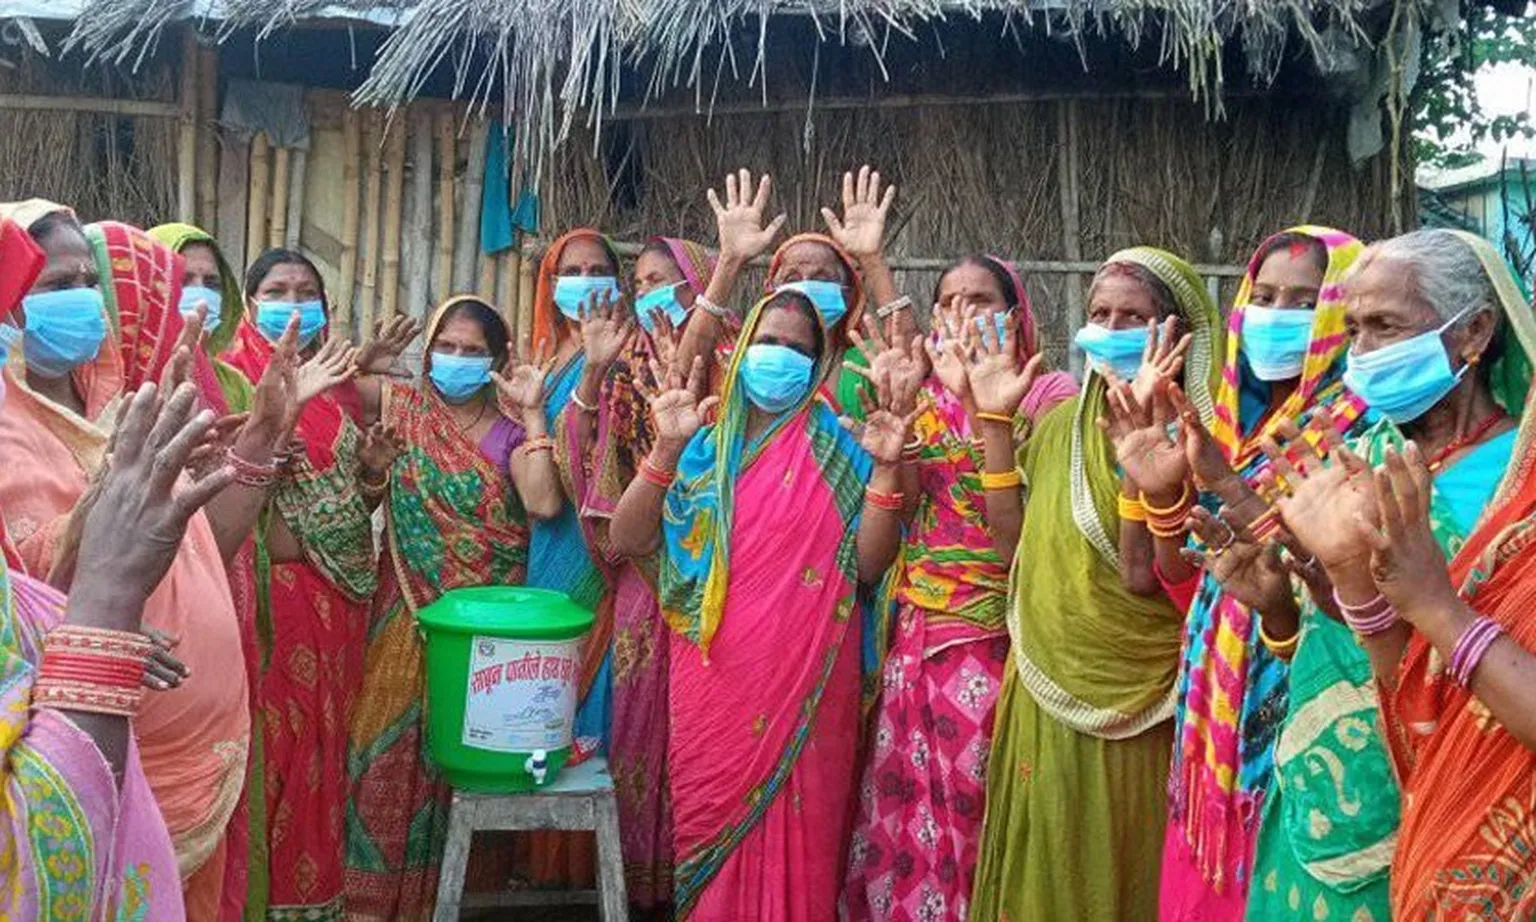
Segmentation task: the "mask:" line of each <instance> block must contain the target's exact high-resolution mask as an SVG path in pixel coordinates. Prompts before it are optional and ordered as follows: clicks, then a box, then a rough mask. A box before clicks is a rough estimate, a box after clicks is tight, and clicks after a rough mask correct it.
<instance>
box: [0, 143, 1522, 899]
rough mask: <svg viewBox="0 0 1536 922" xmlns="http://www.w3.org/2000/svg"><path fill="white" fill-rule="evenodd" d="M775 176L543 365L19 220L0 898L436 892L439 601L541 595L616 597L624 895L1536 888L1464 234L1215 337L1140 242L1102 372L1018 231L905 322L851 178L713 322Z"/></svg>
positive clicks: (1483, 247) (511, 871)
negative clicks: (739, 306)
mask: <svg viewBox="0 0 1536 922" xmlns="http://www.w3.org/2000/svg"><path fill="white" fill-rule="evenodd" d="M769 196H770V183H769V180H768V179H767V177H763V178H761V179H755V178H754V177H753V176H751V175H750V174H748V173H747V172H746V171H742V172H741V173H739V174H737V175H733V176H730V177H728V178H727V180H726V183H725V189H724V195H723V196H720V195H717V194H716V193H715V192H714V191H711V192H710V193H709V196H708V198H709V202H710V205H711V207H712V208H713V210H714V212H715V215H716V218H717V224H718V230H719V237H718V241H717V246H718V249H717V251H716V252H710V251H708V250H706V249H705V248H704V247H703V246H701V245H699V244H697V243H693V242H690V241H686V240H680V239H675V238H669V237H657V238H655V239H653V240H652V241H651V242H650V243H648V244H647V245H646V246H645V247H644V249H643V250H642V251H641V252H640V254H639V255H638V257H637V258H636V259H635V260H634V261H633V263H632V266H631V268H630V270H629V273H628V278H626V272H625V268H624V264H623V261H622V260H621V259H620V256H619V254H618V252H617V251H616V249H615V248H614V246H613V245H612V244H611V242H610V241H608V240H607V239H606V238H605V237H603V236H602V235H601V234H600V233H599V232H598V231H596V230H590V229H579V230H574V231H571V232H569V233H567V234H565V235H564V236H562V237H560V238H559V239H557V240H556V241H555V242H554V243H553V244H552V245H551V246H550V247H549V248H548V250H547V251H546V253H545V254H544V257H543V259H542V261H541V263H540V265H539V270H538V277H537V291H536V297H535V305H534V315H533V316H534V322H533V329H532V330H531V336H530V341H529V342H528V343H526V344H525V346H526V348H527V349H528V350H529V351H528V353H527V354H523V353H522V352H521V351H520V350H519V349H518V348H517V347H516V346H515V344H514V343H513V342H512V337H511V335H510V331H509V329H508V327H507V326H506V323H505V321H504V320H503V319H502V318H501V317H500V315H499V314H498V313H497V312H496V311H495V310H494V309H493V308H492V307H491V306H490V305H488V304H487V303H485V302H484V301H482V300H480V299H478V298H476V297H472V296H460V297H455V298H452V299H449V300H448V301H446V302H445V303H443V304H442V305H440V306H439V307H438V308H437V309H436V310H435V311H434V312H433V313H432V315H431V317H430V319H429V320H428V322H427V323H426V325H425V329H418V328H417V326H416V325H415V324H414V323H412V322H411V321H410V320H408V319H405V318H403V317H395V318H389V319H387V320H386V321H385V322H384V323H383V324H381V326H380V328H379V329H378V330H377V331H374V333H373V335H372V336H370V337H369V338H368V339H367V340H366V341H365V342H364V343H363V344H362V345H361V346H359V347H356V348H354V347H352V346H350V345H348V344H347V342H346V338H345V336H343V335H341V334H339V333H335V332H333V331H332V330H330V329H329V327H328V323H329V316H330V314H329V311H330V307H331V305H330V303H329V302H328V300H327V298H326V293H325V289H324V284H323V281H322V278H321V275H320V273H319V272H318V271H317V270H316V268H315V267H314V266H313V265H312V264H311V263H310V262H309V261H308V260H307V259H305V258H304V257H303V256H302V255H300V254H298V253H295V252H290V251H284V250H274V251H271V252H269V253H266V254H264V255H262V256H261V257H260V258H259V259H257V260H256V261H255V262H254V263H253V264H252V265H251V266H250V267H249V268H248V269H247V270H246V272H245V275H244V277H243V279H241V278H240V277H238V276H237V275H236V274H235V272H234V271H233V270H232V268H231V267H230V266H229V265H228V263H227V262H226V261H225V259H224V258H223V256H222V255H221V254H220V251H219V249H218V246H217V243H216V242H215V241H214V240H213V238H211V237H210V236H208V235H207V234H205V233H203V232H202V231H200V230H198V229H197V228H194V227H190V226H186V225H166V226H163V227H159V228H155V229H153V230H150V231H148V232H143V231H139V230H137V229H135V228H131V227H128V226H126V225H122V224H116V223H113V222H102V223H99V224H92V225H87V226H82V225H81V224H80V223H79V222H78V221H77V220H76V219H75V217H74V216H73V214H72V213H71V212H70V211H69V210H68V209H67V208H64V207H61V206H58V205H54V204H51V203H47V202H39V201H32V202H26V203H18V204H15V205H10V206H3V207H0V216H3V217H4V218H5V219H6V222H7V223H5V224H4V225H3V226H0V256H3V257H4V272H3V277H0V282H3V284H0V307H4V308H9V309H10V311H11V313H10V314H9V315H8V319H7V320H6V322H5V324H4V325H0V339H3V340H4V344H5V345H6V346H7V347H8V350H7V351H8V353H9V355H8V359H7V363H6V366H5V370H4V382H5V385H6V387H5V393H6V394H7V395H8V400H7V401H6V403H5V405H4V408H3V412H0V452H3V455H4V457H5V459H6V460H7V461H8V462H9V463H7V464H6V465H4V466H3V467H0V514H3V519H4V525H5V541H4V548H5V551H6V559H7V563H8V567H9V575H8V577H7V579H6V581H5V583H4V586H3V587H0V588H3V592H0V595H3V597H4V603H5V604H4V614H5V620H4V622H3V623H0V643H3V647H4V656H5V659H4V663H5V670H6V671H5V679H4V683H3V685H0V694H3V695H4V700H5V704H6V708H5V711H4V714H5V715H6V716H5V718H4V721H5V722H4V723H3V724H0V728H3V729H0V741H3V746H4V753H5V760H4V762H3V768H0V783H3V784H0V806H3V808H4V810H5V813H6V817H7V826H6V829H7V833H6V834H7V836H8V838H7V839H6V840H4V842H3V847H0V867H4V868H5V869H6V872H7V873H6V877H7V878H8V879H9V880H11V881H12V882H13V883H12V884H11V885H10V886H7V887H5V888H0V889H3V892H0V908H5V909H7V910H9V911H11V912H12V914H15V915H17V916H18V917H21V918H30V917H34V916H35V917H38V918H58V919H71V918H82V919H97V918H127V919H137V918H147V919H157V920H158V919H174V918H182V917H186V918H191V919H209V920H212V919H219V920H226V919H227V920H234V919H238V918H246V919H261V918H265V919H271V920H298V919H303V920H326V919H342V918H347V919H358V920H369V919H402V920H413V919H424V918H426V917H428V916H430V914H431V912H432V909H433V904H434V897H435V889H436V884H437V870H438V863H439V859H440V856H441V851H442V847H443V838H444V832H445V827H446V819H447V804H448V794H449V791H448V788H447V787H446V784H445V783H444V781H443V780H442V778H441V776H440V775H439V774H438V773H437V772H436V770H435V769H434V767H433V766H432V765H431V764H430V762H429V761H428V760H427V759H426V758H425V755H424V748H423V747H424V738H423V729H422V728H423V722H422V717H423V714H422V701H423V697H422V696H423V674H424V666H423V658H422V649H421V642H420V640H419V637H418V633H417V630H416V625H415V613H416V612H417V611H418V610H419V609H420V608H422V607H423V606H425V605H428V604H430V603H431V602H432V601H434V600H435V599H436V598H438V597H439V596H440V595H441V594H442V593H444V592H447V591H449V590H452V589H455V588H459V587H465V586H475V585H486V584H524V583H526V584H528V585H532V586H540V587H546V588H552V589H558V590H560V591H563V592H565V593H567V594H569V595H570V597H571V598H573V599H574V600H576V601H577V602H578V603H580V604H582V605H584V606H586V607H588V608H591V609H592V610H593V611H594V612H596V614H597V619H596V626H595V627H594V629H593V630H592V632H591V634H590V635H589V636H588V637H587V638H586V641H585V648H584V654H583V662H582V670H581V677H580V679H581V681H580V691H581V704H580V707H579V710H578V714H577V719H576V724H577V729H576V732H577V734H578V735H579V736H580V737H582V738H583V743H582V748H584V749H585V748H587V747H588V746H589V745H596V746H598V747H600V748H601V750H602V752H603V754H604V755H605V756H606V758H607V761H608V765H609V768H610V771H611V773H612V776H613V779H614V785H615V789H616V792H617V795H618V805H619V811H620V825H621V844H622V850H623V857H624V861H625V872H626V883H627V890H628V895H629V898H630V900H631V902H632V903H633V904H634V905H635V906H636V907H637V909H639V910H641V911H643V912H649V913H652V914H654V915H657V916H662V915H667V914H672V915H675V916H676V917H678V918H688V919H697V920H714V919H719V920H740V919H763V920H803V922H820V920H829V919H833V918H846V919H853V920H862V919H869V920H938V919H972V920H984V922H1005V920H1013V922H1023V920H1036V919H1094V920H1127V922H1141V920H1148V919H1154V918H1158V919H1163V920H1165V922H1182V920H1216V922H1220V920H1233V922H1236V920H1241V919H1245V918H1247V919H1256V920H1268V919H1293V918H1299V917H1310V918H1313V919H1318V920H1325V919H1338V920H1349V922H1367V920H1387V919H1392V918H1397V919H1447V920H1449V919H1457V920H1461V919H1473V918H1475V919H1489V920H1494V919H1497V920H1511V919H1524V918H1536V881H1533V877H1536V852H1533V849H1532V843H1533V841H1536V755H1533V750H1536V653H1533V652H1532V651H1536V621H1533V619H1532V618H1530V617H1529V615H1528V613H1529V612H1531V611H1536V550H1532V549H1530V547H1529V545H1530V544H1531V540H1530V538H1531V536H1533V535H1536V529H1533V527H1532V526H1533V524H1536V475H1533V473H1532V466H1531V464H1530V458H1532V457H1533V455H1532V454H1531V451H1530V448H1531V446H1530V445H1529V439H1530V433H1529V431H1528V430H1530V428H1531V426H1532V425H1536V423H1529V422H1528V421H1527V420H1525V419H1524V418H1523V416H1522V414H1523V410H1524V407H1525V403H1526V399H1527V395H1528V392H1529V390H1530V380H1531V370H1532V359H1533V357H1536V317H1533V316H1532V312H1531V308H1530V305H1529V303H1528V301H1527V300H1526V299H1525V297H1524V296H1523V295H1522V293H1521V291H1520V289H1519V286H1518V284H1517V283H1516V281H1515V280H1514V278H1513V277H1512V276H1511V275H1510V273H1509V271H1508V269H1507V268H1506V267H1505V266H1504V265H1503V263H1502V262H1501V261H1500V259H1499V258H1498V256H1497V255H1496V253H1495V252H1494V251H1493V250H1492V248H1491V247H1490V246H1489V245H1488V244H1487V243H1485V242H1483V241H1481V240H1479V239H1478V238H1475V237H1472V236H1470V235H1465V234H1460V233H1456V232H1449V231H1419V232H1414V233H1410V234H1406V235H1404V236H1401V237H1397V238H1393V239H1390V240H1386V241H1382V242H1379V243H1376V244H1373V245H1370V246H1365V245H1363V244H1362V243H1361V241H1358V240H1356V239H1354V238H1353V237H1351V236H1349V235H1348V234H1346V233H1343V232H1341V231H1337V230H1333V229H1330V228H1323V227H1312V226H1303V227H1296V228H1292V229H1290V230H1288V231H1285V232H1283V233H1280V234H1278V235H1276V236H1274V237H1272V238H1270V239H1269V240H1267V241H1265V242H1264V243H1263V244H1262V245H1261V246H1260V247H1259V249H1258V251H1257V252H1256V253H1255V254H1254V256H1253V259H1252V261H1251V262H1250V265H1249V269H1248V273H1247V275H1246V277H1245V278H1244V279H1243V282H1242V284H1241V287H1240V289H1239V291H1238V294H1237V299H1236V302H1235V303H1234V305H1233V307H1232V309H1231V310H1230V311H1229V312H1228V313H1227V315H1226V319H1225V321H1223V319H1222V316H1221V314H1220V312H1219V311H1218V309H1217V307H1216V305H1215V304H1214V303H1213V301H1212V299H1211V297H1210V295H1209V294H1208V293H1207V290H1206V287H1205V285H1204V283H1203V281H1202V280H1201V279H1200V277H1199V276H1198V275H1197V274H1196V273H1195V271H1194V270H1193V269H1192V268H1191V267H1190V266H1189V264H1188V263H1186V262H1185V261H1184V260H1182V259H1180V258H1179V257H1178V256H1176V255H1174V254H1172V253H1169V252H1166V251H1164V250H1160V249H1155V248H1151V247H1135V248H1132V249H1127V250H1122V251H1120V252H1118V253H1115V254H1114V255H1112V256H1111V257H1109V259H1107V260H1106V261H1105V262H1104V264H1103V266H1102V268H1101V269H1100V270H1099V271H1098V272H1097V274H1096V275H1095V276H1094V278H1093V281H1092V285H1091V287H1090V289H1089V294H1088V303H1087V310H1086V317H1085V320H1086V324H1085V325H1084V326H1083V328H1082V329H1081V330H1080V331H1078V332H1077V334H1076V337H1075V339H1074V342H1075V344H1076V346H1077V347H1078V348H1080V349H1081V350H1082V351H1083V352H1084V353H1085V355H1086V358H1087V373H1086V376H1085V378H1084V380H1083V381H1082V383H1081V385H1079V383H1078V382H1077V381H1076V380H1074V379H1073V378H1072V377H1070V376H1068V375H1066V374H1064V373H1061V372H1048V371H1046V370H1045V369H1044V368H1043V367H1042V364H1043V358H1042V355H1041V353H1040V342H1039V333H1038V330H1037V329H1036V325H1035V319H1034V316H1033V314H1032V312H1031V307H1030V302H1029V296H1028V294H1027V292H1026V288H1025V285H1024V282H1023V279H1022V278H1021V276H1020V274H1019V272H1018V270H1017V269H1016V267H1015V266H1014V265H1013V264H1011V263H1009V262H1008V261H1007V260H1004V259H1001V258H999V257H996V256H990V255H977V256H971V257H966V258H964V259H961V260H959V261H958V262H956V263H955V264H954V265H952V266H951V267H949V269H948V270H947V271H945V272H944V273H943V275H942V277H941V278H940V280H939V284H938V286H937V289H936V290H935V291H934V292H933V293H932V299H931V304H932V310H931V312H928V320H927V322H926V324H923V323H920V321H919V313H920V312H919V311H917V310H916V309H915V306H914V303H913V300H912V298H911V297H910V296H904V295H902V294H901V293H900V292H899V290H898V288H897V285H896V282H895V279H894V277H893V275H892V273H891V271H890V269H889V266H888V264H887V263H886V261H885V258H884V254H883V249H882V247H883V240H884V233H885V223H886V216H887V214H888V212H889V209H890V208H891V205H892V202H893V199H894V196H895V191H894V188H893V187H890V186H888V185H886V184H884V183H883V182H882V180H881V178H880V176H879V174H878V173H874V172H871V171H870V170H869V169H868V168H867V167H866V168H863V169H861V170H859V171H858V173H857V174H852V173H850V174H848V175H847V176H845V178H844V188H843V195H842V199H843V201H842V208H841V210H840V211H835V210H832V209H827V210H824V212H823V216H824V218H825V221H826V225H827V231H828V233H827V234H825V235H823V234H809V233H808V234H801V235H798V236H793V237H790V238H789V239H787V240H786V241H785V242H783V243H782V244H781V245H779V246H778V248H777V249H776V250H775V251H774V253H773V254H772V257H771V259H770V262H769V267H768V273H767V284H766V287H765V290H764V291H763V292H762V294H761V295H760V296H757V297H755V299H753V300H754V303H753V305H752V306H751V308H750V309H749V310H747V311H745V312H744V313H743V312H738V311H735V310H732V309H731V308H730V307H729V305H730V304H732V303H733V302H735V301H737V300H738V298H739V296H740V293H739V292H738V288H739V281H740V279H741V276H742V274H743V272H744V270H745V269H746V267H747V266H748V265H749V264H750V263H751V262H752V261H753V260H754V259H755V258H757V257H758V256H760V255H762V254H765V253H766V252H767V251H768V249H769V247H770V246H771V245H772V244H773V242H774V240H775V239H776V237H777V236H778V233H779V231H780V229H781V227H782V224H783V218H782V217H780V218H778V219H775V220H772V221H768V220H765V218H766V217H767V215H766V206H767V203H768V200H769ZM18 308H19V309H18ZM925 325H926V327H927V329H926V330H925V329H924V326H925ZM418 335H420V336H422V337H423V341H424V343H425V348H424V355H423V359H422V363H421V367H420V368H419V369H416V368H406V367H403V366H402V365H401V356H402V355H403V354H404V352H405V350H406V348H407V347H408V346H409V344H410V343H412V342H413V341H414V340H415V339H416V337H417V336H418ZM376 518H377V519H379V520H381V521H382V523H383V527H382V531H381V532H380V531H376V530H375V528H374V524H373V523H374V521H375V519H376ZM376 542H377V543H376ZM62 593H68V601H67V602H66V601H65V596H64V595H63V594H62ZM130 727H131V732H129V728H130ZM589 741H592V742H589ZM475 858H476V861H477V862H479V863H480V864H481V865H483V866H484V867H487V868H489V869H490V870H489V871H488V872H487V874H488V875H489V876H492V877H494V878H496V881H497V883H498V884H500V883H503V882H504V881H505V879H506V878H507V877H509V876H515V877H517V878H519V879H520V880H521V881H522V882H523V883H524V884H526V885H530V886H541V885H548V884H559V883H564V882H569V881H572V880H580V879H581V878H582V877H583V876H585V875H588V874H590V873H591V856H590V846H589V845H588V844H587V843H586V842H585V841H583V840H582V839H580V838H579V837H576V836H575V835H573V834H568V833H566V834H557V833H549V834H540V835H527V836H520V837H518V838H515V839H514V840H512V841H503V840H500V839H495V840H487V841H485V842H483V843H478V844H477V848H476V855H475ZM473 868H474V865H473V864H472V872H473Z"/></svg>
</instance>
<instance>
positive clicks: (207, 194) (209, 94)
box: [197, 48, 219, 235]
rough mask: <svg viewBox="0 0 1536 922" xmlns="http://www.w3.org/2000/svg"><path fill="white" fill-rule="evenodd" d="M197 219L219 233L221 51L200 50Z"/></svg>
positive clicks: (208, 230)
mask: <svg viewBox="0 0 1536 922" xmlns="http://www.w3.org/2000/svg"><path fill="white" fill-rule="evenodd" d="M198 75H199V79H198V81H197V219H198V220H199V221H201V222H202V228H203V230H205V231H207V232H208V233H210V234H214V235H217V234H218V232H219V227H218V210H219V139H218V135H217V131H218V120H219V112H218V108H219V50H218V49H217V48H199V49H198Z"/></svg>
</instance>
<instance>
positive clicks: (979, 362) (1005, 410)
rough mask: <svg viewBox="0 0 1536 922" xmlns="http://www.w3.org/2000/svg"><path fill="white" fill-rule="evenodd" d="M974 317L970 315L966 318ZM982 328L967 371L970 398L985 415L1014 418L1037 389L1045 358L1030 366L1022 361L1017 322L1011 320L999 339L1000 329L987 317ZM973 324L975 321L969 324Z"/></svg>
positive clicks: (1031, 363)
mask: <svg viewBox="0 0 1536 922" xmlns="http://www.w3.org/2000/svg"><path fill="white" fill-rule="evenodd" d="M972 313H975V312H974V311H969V312H967V316H969V315H970V314H972ZM981 320H982V328H981V331H980V333H979V335H978V337H977V341H976V348H975V349H973V350H972V352H971V356H970V361H969V362H968V363H967V367H966V377H967V379H969V381H970V387H971V397H972V399H973V400H974V401H975V403H976V409H977V410H978V411H979V412H982V413H996V414H999V415H1001V416H1009V417H1011V416H1013V415H1014V414H1015V413H1017V412H1018V410H1019V404H1021V403H1023V402H1024V397H1025V396H1026V395H1028V394H1029V389H1030V388H1031V387H1033V386H1034V383H1035V376H1036V375H1038V374H1039V372H1040V363H1041V362H1043V361H1044V360H1045V356H1043V355H1035V356H1032V357H1031V358H1030V360H1029V361H1027V362H1020V361H1019V351H1018V319H1017V318H1016V317H1013V318H1009V322H1008V327H1007V332H1006V335H1005V336H1004V337H1003V338H1002V340H998V338H997V328H996V327H995V326H994V325H993V323H992V318H991V317H990V316H988V315H981ZM969 322H970V323H974V322H975V321H974V320H972V321H969Z"/></svg>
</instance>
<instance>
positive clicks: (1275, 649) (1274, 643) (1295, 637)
mask: <svg viewBox="0 0 1536 922" xmlns="http://www.w3.org/2000/svg"><path fill="white" fill-rule="evenodd" d="M1259 640H1260V641H1262V642H1263V644H1264V647H1265V649H1267V650H1269V652H1270V653H1273V654H1274V655H1275V656H1277V657H1279V658H1280V659H1283V660H1288V659H1290V658H1291V657H1292V656H1293V655H1295V653H1296V646H1297V644H1298V643H1300V642H1301V625H1299V624H1298V625H1297V626H1296V633H1294V634H1292V635H1291V636H1290V637H1288V638H1286V639H1285V640H1275V639H1274V638H1273V637H1271V636H1269V633H1268V632H1267V631H1265V630H1264V616H1263V615H1259Z"/></svg>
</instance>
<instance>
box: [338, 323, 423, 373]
mask: <svg viewBox="0 0 1536 922" xmlns="http://www.w3.org/2000/svg"><path fill="white" fill-rule="evenodd" d="M420 334H421V326H420V325H419V324H417V323H416V321H414V320H412V319H411V318H410V317H408V316H406V315H405V314H395V315H394V316H393V317H390V318H388V319H386V320H380V321H379V322H378V325H377V326H375V327H374V329H373V336H371V337H369V338H368V341H367V342H365V343H363V344H362V345H361V346H359V347H358V348H357V353H356V355H355V356H354V361H355V362H356V364H357V370H358V372H359V373H361V374H365V375H387V374H391V373H392V372H394V371H395V363H396V362H397V361H399V359H400V355H401V353H403V352H405V350H406V347H407V346H409V345H410V344H411V340H413V339H415V338H416V337H417V336H418V335H420ZM399 373H400V374H403V375H409V374H410V373H409V372H406V371H401V372H399Z"/></svg>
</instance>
